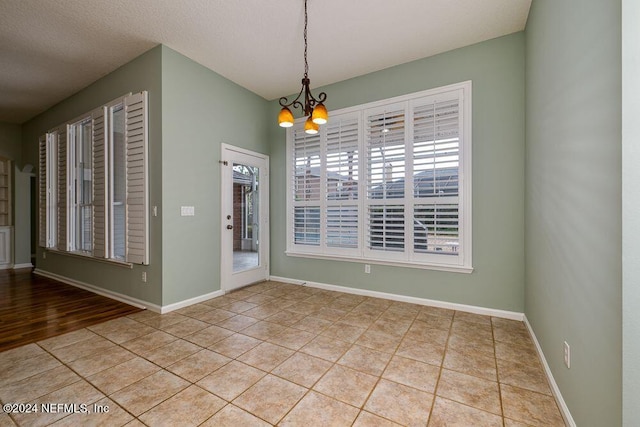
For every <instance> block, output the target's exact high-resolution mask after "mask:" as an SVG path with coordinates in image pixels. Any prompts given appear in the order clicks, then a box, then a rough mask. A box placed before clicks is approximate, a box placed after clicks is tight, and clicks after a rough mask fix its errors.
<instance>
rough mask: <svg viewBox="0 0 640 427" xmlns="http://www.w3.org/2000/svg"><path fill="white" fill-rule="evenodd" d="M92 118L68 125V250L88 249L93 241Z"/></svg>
mask: <svg viewBox="0 0 640 427" xmlns="http://www.w3.org/2000/svg"><path fill="white" fill-rule="evenodd" d="M91 124H92V120H91V117H87V118H85V119H83V120H81V121H79V122H76V123H74V124H72V125H70V126H69V165H70V168H69V182H70V183H71V194H70V198H69V199H70V206H69V207H70V209H69V224H71V227H70V229H69V233H70V236H69V250H70V251H72V252H74V251H75V252H83V253H91V252H92V250H91V246H92V243H93V237H92V234H93V227H92V219H93V218H92V217H93V209H92V202H93V185H92V175H93V166H92V165H93V150H92V126H91Z"/></svg>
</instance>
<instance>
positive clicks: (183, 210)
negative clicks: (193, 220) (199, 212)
mask: <svg viewBox="0 0 640 427" xmlns="http://www.w3.org/2000/svg"><path fill="white" fill-rule="evenodd" d="M195 214H196V208H195V206H180V216H195Z"/></svg>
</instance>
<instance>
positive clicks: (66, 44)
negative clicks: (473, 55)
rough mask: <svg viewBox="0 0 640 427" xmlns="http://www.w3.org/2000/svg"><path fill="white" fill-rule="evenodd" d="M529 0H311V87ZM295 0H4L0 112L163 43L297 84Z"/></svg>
mask: <svg viewBox="0 0 640 427" xmlns="http://www.w3.org/2000/svg"><path fill="white" fill-rule="evenodd" d="M530 5H531V0H395V1H389V0H309V2H308V9H309V30H308V36H309V53H308V54H309V77H310V79H311V85H312V87H318V86H322V85H326V84H330V83H334V82H337V81H341V80H345V79H348V78H351V77H355V76H359V75H362V74H366V73H370V72H372V71H376V70H380V69H383V68H387V67H391V66H393V65H397V64H402V63H405V62H409V61H412V60H415V59H419V58H423V57H427V56H431V55H434V54H437V53H440V52H445V51H447V50H451V49H456V48H459V47H462V46H467V45H470V44H474V43H478V42H481V41H484V40H488V39H492V38H495V37H499V36H502V35H506V34H510V33H514V32H517V31H521V30H523V29H524V27H525V24H526V20H527V15H528V12H529V7H530ZM303 22H304V20H303V2H302V0H108V1H107V0H2V1H0V122H10V123H22V122H24V121H26V120H28V119H30V118H32V117H33V116H35V115H36V114H38V113H40V112H42V111H44V110H46V109H47V108H49V107H50V106H52V105H54V104H55V103H57V102H59V101H61V100H63V99H64V98H66V97H68V96H70V95H72V94H73V93H75V92H77V91H79V90H80V89H82V88H84V87H86V86H87V85H89V84H91V83H92V82H94V81H95V80H97V79H99V78H100V77H102V76H104V75H105V74H108V73H109V72H111V71H113V70H115V69H116V68H118V67H119V66H121V65H123V64H125V63H127V62H128V61H130V60H132V59H133V58H135V57H136V56H138V55H140V54H141V53H143V52H145V51H147V50H148V49H150V48H152V47H153V46H155V45H157V44H159V43H163V44H165V45H167V46H169V47H170V48H172V49H174V50H176V51H178V52H180V53H182V54H183V55H185V56H187V57H189V58H191V59H193V60H195V61H196V62H198V63H200V64H202V65H204V66H206V67H208V68H210V69H211V70H213V71H215V72H217V73H219V74H221V75H223V76H224V77H226V78H228V79H229V80H232V81H234V82H235V83H237V84H239V85H241V86H243V87H245V88H247V89H249V90H251V91H253V92H255V93H256V94H258V95H260V96H262V97H264V98H265V99H269V100H270V99H275V98H278V97H280V96H284V95H289V94H291V93H294V92H297V91H298V90H299V89H300V79H301V77H302V73H303V42H302V30H303Z"/></svg>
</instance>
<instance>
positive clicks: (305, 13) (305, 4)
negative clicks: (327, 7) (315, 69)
mask: <svg viewBox="0 0 640 427" xmlns="http://www.w3.org/2000/svg"><path fill="white" fill-rule="evenodd" d="M304 76H305V77H309V64H308V63H307V0H304Z"/></svg>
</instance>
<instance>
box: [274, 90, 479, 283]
mask: <svg viewBox="0 0 640 427" xmlns="http://www.w3.org/2000/svg"><path fill="white" fill-rule="evenodd" d="M451 92H457V93H459V99H460V102H461V104H460V107H459V112H458V114H459V115H460V129H459V138H460V143H459V159H458V180H459V182H458V186H459V187H458V188H459V193H458V196H457V203H458V215H459V217H458V218H459V221H458V227H459V234H458V243H459V246H458V252H457V254H456V255H440V254H434V253H418V252H416V251H414V250H413V245H414V242H413V233H414V231H413V230H414V226H413V221H412V223H411V224H409V225H407V222H406V218H407V217H408V218H413V207H414V206H416V205H423V204H427V203H424V200H422V199H418V198H415V197H414V194H413V188H408V187H410V183H409V179H405V186H406V187H405V197H404V198H398V199H387V200H367V195H366V191H367V187H366V185H367V183H366V176H367V173H368V170H367V169H366V168H367V167H368V166H367V159H366V156H367V154H366V153H367V152H366V141H365V139H366V138H365V133H366V131H367V130H366V126H365V123H366V117H367V114H370V113H373V112H375V111H377V110H380V109H384V108H385V107H389V106H391V105H392V104H397V105H401V106H402V108H404V111H405V120H406V122H407V123H412V120H413V116H412V114H413V108H414V106H415V105H416V103H418V104H419V103H420V101H421V99H423V98H428V97H436V98H437V97H438V96H442V95H444V96H450V93H451ZM447 94H449V95H447ZM471 94H472V83H471V81H466V82H461V83H457V84H452V85H448V86H444V87H440V88H435V89H430V90H426V91H421V92H416V93H412V94H408V95H403V96H398V97H394V98H390V99H385V100H381V101H376V102H372V103H367V104H363V105H358V106H354V107H349V108H344V109H341V110H336V111H332V112H331V116H330V119H329V123H331V121H332V120H334V121H335V120H341V119H343V118H346V117H353V116H357V117H359V126H358V137H359V146H358V147H359V148H358V166H357V167H358V200H357V204H358V212H359V214H358V232H359V240H358V247H357V248H355V249H354V248H332V247H328V246H327V245H326V242H325V239H324V235H325V233H326V219H325V218H326V216H325V215H326V214H325V215H323V214H322V213H323V212H325V213H326V208H327V205H328V204H329V205H330V204H331V202H329V203H328V202H327V193H326V190H327V188H326V185H327V184H326V177H327V173H326V161H327V156H326V154H327V151H326V132H327V126H329V124H327V125H323V126H321V127H320V152H321V154H320V161H321V167H320V169H321V171H322V176H321V178H320V185H321V190H320V200H319V201H317V202H305V203H300V202H298V203H296V202H295V200H294V190H295V188H294V180H295V176H294V166H293V161H294V159H293V156H294V154H293V134H294V131H295V130H296V129H298V128H299V127H300V126H302V124H303V123H304V120H305V118H300V119H298V120H296V123H295V125H294V127H292V128H289V129H287V150H286V154H287V167H286V171H287V219H286V221H287V248H286V252H285V253H286V254H287V255H288V256H294V257H306V258H321V259H333V260H342V261H352V262H361V263H369V264H381V265H394V266H404V267H412V268H422V269H431V270H441V271H451V272H460V273H471V272H472V271H473V264H472V191H471V190H472V187H471V184H472V183H471V176H472V168H471V166H472V159H471V156H472V135H471V130H472V120H471V112H472V97H471ZM412 138H413V125H410V126H406V127H405V132H404V139H405V147H406V148H405V167H406V168H407V170H405V176H409V174H412V167H413V159H412V157H411V155H412V149H413V141H412ZM443 199H448V198H446V197H445V198H443ZM380 202H382V204H389V205H403V206H404V207H405V237H404V238H405V244H404V249H403V251H402V252H392V251H378V250H371V249H367V244H366V239H367V223H366V221H367V214H366V213H367V206H368V205H371V204H380ZM421 202H422V203H421ZM436 203H437V202H436ZM305 204H307V205H308V204H313V205H314V206H315V205H319V209H320V212H321V216H320V236H319V240H320V243H319V245H317V246H314V245H303V244H296V243H295V240H294V239H295V236H294V207H295V206H301V207H302V206H304V205H305ZM409 209H411V210H409Z"/></svg>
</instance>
